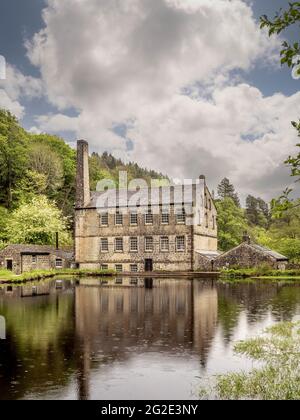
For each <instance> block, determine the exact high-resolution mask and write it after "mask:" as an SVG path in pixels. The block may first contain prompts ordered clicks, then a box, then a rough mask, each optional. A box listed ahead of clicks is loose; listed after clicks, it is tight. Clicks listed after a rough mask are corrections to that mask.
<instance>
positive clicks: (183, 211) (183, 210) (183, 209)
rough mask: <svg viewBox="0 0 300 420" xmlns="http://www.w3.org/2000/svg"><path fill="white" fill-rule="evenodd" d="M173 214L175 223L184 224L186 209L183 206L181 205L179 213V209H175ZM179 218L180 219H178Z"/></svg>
mask: <svg viewBox="0 0 300 420" xmlns="http://www.w3.org/2000/svg"><path fill="white" fill-rule="evenodd" d="M175 216H176V224H177V225H185V224H186V211H185V208H184V207H182V208H181V209H180V213H179V209H177V210H176V212H175ZM180 218H181V220H180Z"/></svg>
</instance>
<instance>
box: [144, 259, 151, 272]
mask: <svg viewBox="0 0 300 420" xmlns="http://www.w3.org/2000/svg"><path fill="white" fill-rule="evenodd" d="M152 271H153V260H152V259H149V258H147V259H146V260H145V272H146V273H151V272H152Z"/></svg>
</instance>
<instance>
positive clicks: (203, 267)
mask: <svg viewBox="0 0 300 420" xmlns="http://www.w3.org/2000/svg"><path fill="white" fill-rule="evenodd" d="M213 268H214V267H213V264H212V260H210V259H209V258H206V257H205V256H204V255H201V254H199V253H197V252H196V253H195V270H197V271H207V272H208V271H213Z"/></svg>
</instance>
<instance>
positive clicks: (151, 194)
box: [87, 184, 201, 209]
mask: <svg viewBox="0 0 300 420" xmlns="http://www.w3.org/2000/svg"><path fill="white" fill-rule="evenodd" d="M197 187H198V189H199V191H200V188H201V186H200V184H193V185H176V186H171V187H155V188H150V187H149V188H148V189H147V188H144V189H143V188H142V189H140V190H139V191H138V190H127V201H125V202H124V201H123V199H122V196H120V191H121V192H122V193H124V192H126V190H123V191H122V190H116V189H111V190H108V191H103V192H91V201H90V203H89V204H88V205H87V208H91V209H92V208H93V209H94V208H98V207H99V203H97V201H98V200H99V199H101V197H103V196H104V195H105V194H106V196H107V197H108V198H109V201H110V202H111V203H113V205H108V206H105V207H106V208H109V207H116V206H119V207H127V206H128V205H130V200H131V199H132V198H133V197H134V195H135V194H137V193H138V194H140V195H141V197H142V199H143V201H144V202H147V205H150V204H152V205H167V204H175V205H176V204H178V205H182V204H183V203H185V204H193V203H194V202H195V200H196V193H197ZM168 189H169V190H170V194H168V193H166V191H167V190H168ZM161 192H163V193H164V196H163V197H162V196H161ZM168 197H170V198H168ZM162 198H163V199H162ZM132 205H134V206H135V205H136V203H133V204H132Z"/></svg>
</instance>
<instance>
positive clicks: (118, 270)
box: [115, 264, 124, 273]
mask: <svg viewBox="0 0 300 420" xmlns="http://www.w3.org/2000/svg"><path fill="white" fill-rule="evenodd" d="M118 268H119V269H118ZM120 268H121V269H120ZM115 270H116V273H123V272H124V267H123V264H115Z"/></svg>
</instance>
